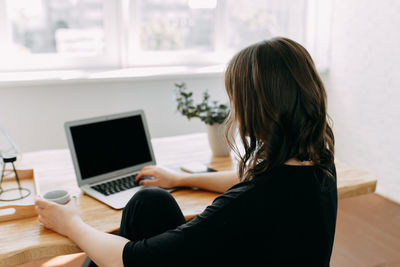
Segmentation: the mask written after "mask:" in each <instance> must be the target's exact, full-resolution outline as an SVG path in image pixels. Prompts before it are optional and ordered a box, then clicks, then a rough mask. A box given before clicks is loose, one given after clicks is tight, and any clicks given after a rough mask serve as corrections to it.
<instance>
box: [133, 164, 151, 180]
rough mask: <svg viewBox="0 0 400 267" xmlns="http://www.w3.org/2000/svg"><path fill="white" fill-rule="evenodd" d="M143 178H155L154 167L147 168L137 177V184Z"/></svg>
mask: <svg viewBox="0 0 400 267" xmlns="http://www.w3.org/2000/svg"><path fill="white" fill-rule="evenodd" d="M143 176H154V166H146V167H143V169H142V170H141V171H140V172H139V173H138V175H136V177H135V182H138V181H139V179H140V178H142V177H143Z"/></svg>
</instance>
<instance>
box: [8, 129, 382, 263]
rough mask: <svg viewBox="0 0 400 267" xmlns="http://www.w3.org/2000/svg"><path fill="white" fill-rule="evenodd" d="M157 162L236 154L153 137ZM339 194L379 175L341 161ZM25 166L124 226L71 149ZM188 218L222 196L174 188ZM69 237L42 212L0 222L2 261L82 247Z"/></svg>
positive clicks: (45, 183) (197, 139)
mask: <svg viewBox="0 0 400 267" xmlns="http://www.w3.org/2000/svg"><path fill="white" fill-rule="evenodd" d="M152 142H153V147H154V153H155V155H156V160H157V163H158V164H160V165H164V166H168V167H171V168H174V169H178V168H179V165H181V164H183V163H187V162H190V161H200V162H203V163H206V164H208V163H209V164H210V166H211V167H212V168H215V169H217V170H229V169H232V167H233V163H232V160H231V159H230V158H222V157H220V158H218V157H212V156H211V152H210V150H209V146H208V141H207V136H206V134H191V135H184V136H177V137H167V138H157V139H153V140H152ZM336 166H337V174H338V175H337V176H338V191H339V198H344V197H350V196H356V195H360V194H366V193H370V192H374V191H375V186H376V178H375V177H374V176H372V175H371V174H369V173H368V172H365V171H362V170H358V169H354V168H351V167H349V166H347V165H345V164H343V163H340V162H338V163H337V164H336ZM17 167H18V168H19V169H23V168H33V169H34V171H35V177H36V179H38V182H39V187H40V191H41V192H45V191H48V190H52V189H55V188H63V189H67V190H69V191H71V192H72V193H73V194H76V195H79V207H80V209H81V213H82V218H83V220H84V221H85V222H87V223H88V224H90V225H91V226H93V227H95V228H97V229H99V230H101V231H104V232H109V233H111V232H115V231H117V230H118V228H119V223H120V219H121V211H120V210H114V209H111V208H109V207H108V206H106V205H104V204H103V203H101V202H99V201H97V200H95V199H93V198H91V197H89V196H86V195H83V194H82V193H81V191H80V189H79V188H78V186H77V184H76V180H75V173H74V169H73V165H72V161H71V157H70V154H69V151H68V150H49V151H40V152H32V153H26V154H24V155H23V158H22V160H21V162H19V163H18V165H17ZM172 194H173V196H174V197H175V198H176V200H177V202H178V204H179V206H180V207H181V209H182V211H183V213H184V215H185V218H186V219H188V220H189V219H191V218H193V217H194V216H196V214H199V213H200V212H201V211H202V210H204V208H205V207H206V206H207V205H209V204H210V203H211V202H212V201H213V200H214V198H215V197H216V196H217V195H218V194H216V193H213V192H206V191H202V190H189V189H185V190H178V191H175V192H173V193H172ZM80 251H81V250H80V249H79V247H77V246H76V245H75V244H74V243H72V242H71V241H70V240H69V239H68V238H66V237H63V236H61V235H59V234H57V233H55V232H53V231H50V230H47V229H44V228H43V226H41V225H40V224H39V222H38V220H37V218H36V217H32V218H28V219H22V220H17V221H9V222H3V223H0V266H15V265H19V264H22V263H25V262H28V261H32V260H37V259H41V258H47V257H52V256H57V255H63V254H70V253H76V252H80Z"/></svg>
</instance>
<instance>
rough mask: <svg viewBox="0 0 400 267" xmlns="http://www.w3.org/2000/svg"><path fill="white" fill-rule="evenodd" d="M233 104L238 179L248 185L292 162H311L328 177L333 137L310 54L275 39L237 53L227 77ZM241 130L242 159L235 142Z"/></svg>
mask: <svg viewBox="0 0 400 267" xmlns="http://www.w3.org/2000/svg"><path fill="white" fill-rule="evenodd" d="M225 87H226V91H227V93H228V96H229V99H230V102H231V112H230V114H229V116H228V120H227V125H228V127H227V131H226V135H227V139H228V142H229V143H230V146H231V148H232V149H234V150H235V151H236V153H237V154H238V156H239V177H240V179H241V180H249V179H251V178H253V177H254V176H255V175H257V174H259V173H263V172H266V171H269V170H271V169H273V168H275V167H277V166H279V165H282V164H284V163H285V162H286V161H287V160H288V159H290V158H295V159H297V160H300V161H312V162H313V164H314V165H315V166H317V167H319V168H321V169H322V170H323V171H324V172H325V173H327V174H329V168H330V167H331V166H332V164H333V163H334V136H333V132H332V129H331V127H330V125H329V122H328V121H329V120H330V119H329V116H328V114H327V111H326V92H325V89H324V85H323V83H322V81H321V78H320V77H319V75H318V72H317V70H316V68H315V65H314V62H313V60H312V59H311V56H310V55H309V53H308V52H307V50H306V49H305V48H304V47H303V46H301V45H300V44H298V43H297V42H295V41H293V40H290V39H287V38H282V37H278V38H274V39H270V40H267V41H263V42H259V43H256V44H254V45H251V46H249V47H247V48H245V49H243V50H242V51H240V52H239V53H237V54H236V55H235V56H234V57H233V58H232V60H231V61H230V63H229V65H228V68H227V70H226V74H225ZM236 126H237V128H238V132H239V134H240V138H241V141H242V143H243V147H244V153H240V152H239V150H238V149H237V146H236V145H235V143H234V141H233V139H232V136H230V134H229V133H232V128H234V127H236Z"/></svg>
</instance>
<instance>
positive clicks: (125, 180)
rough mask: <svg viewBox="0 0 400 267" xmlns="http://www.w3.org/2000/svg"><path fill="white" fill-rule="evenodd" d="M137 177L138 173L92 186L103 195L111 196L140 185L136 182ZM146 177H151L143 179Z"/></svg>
mask: <svg viewBox="0 0 400 267" xmlns="http://www.w3.org/2000/svg"><path fill="white" fill-rule="evenodd" d="M135 177H136V175H130V176H126V177H122V178H120V179H117V180H112V181H109V182H105V183H102V184H97V185H94V186H92V188H93V189H94V190H96V191H97V192H100V193H102V194H103V195H106V196H109V195H112V194H115V193H118V192H121V191H125V190H128V189H131V188H134V187H136V186H139V185H138V184H136V183H135ZM146 178H147V179H149V178H150V177H142V178H141V179H146Z"/></svg>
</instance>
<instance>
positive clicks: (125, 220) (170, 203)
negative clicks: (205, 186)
mask: <svg viewBox="0 0 400 267" xmlns="http://www.w3.org/2000/svg"><path fill="white" fill-rule="evenodd" d="M185 222H186V221H185V217H184V216H183V214H182V211H181V209H180V208H179V206H178V204H177V203H176V201H175V199H174V198H173V197H172V195H171V194H170V193H168V192H167V191H166V190H164V189H161V188H158V187H147V188H144V189H142V190H140V191H138V192H137V193H136V194H135V195H134V196H133V197H132V198H131V200H130V201H129V202H128V204H127V205H126V206H125V208H124V211H123V213H122V219H121V226H120V229H119V232H118V235H119V236H123V237H125V238H127V239H129V240H131V241H136V240H141V239H144V238H149V237H152V236H155V235H158V234H161V233H163V232H165V231H167V230H169V229H174V228H176V227H177V226H179V225H181V224H184V223H185ZM89 266H96V265H95V264H94V263H93V262H91V263H90V265H89Z"/></svg>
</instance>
